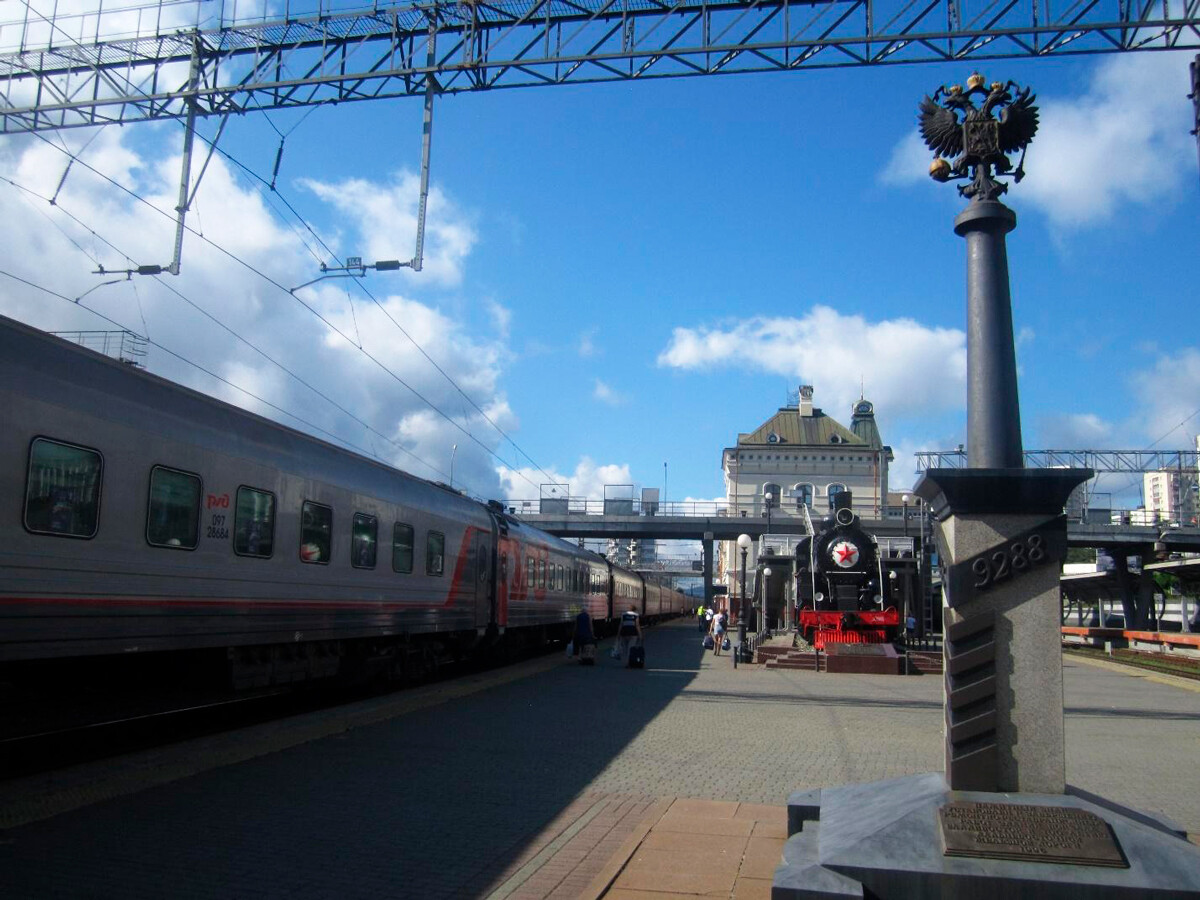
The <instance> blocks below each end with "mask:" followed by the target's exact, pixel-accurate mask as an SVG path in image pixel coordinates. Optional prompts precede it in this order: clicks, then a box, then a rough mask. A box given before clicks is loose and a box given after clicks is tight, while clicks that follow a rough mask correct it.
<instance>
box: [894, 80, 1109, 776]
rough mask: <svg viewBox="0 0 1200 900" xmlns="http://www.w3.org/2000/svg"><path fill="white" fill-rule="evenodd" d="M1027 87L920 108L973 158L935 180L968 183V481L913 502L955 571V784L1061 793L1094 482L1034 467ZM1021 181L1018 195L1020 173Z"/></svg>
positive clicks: (933, 144)
mask: <svg viewBox="0 0 1200 900" xmlns="http://www.w3.org/2000/svg"><path fill="white" fill-rule="evenodd" d="M1013 87H1015V85H1014V84H1013V83H1012V82H1009V83H1008V84H1002V83H1000V82H994V83H993V84H992V85H991V86H990V87H985V86H984V79H983V76H981V75H978V74H975V75H972V76H971V78H970V79H968V81H967V87H966V90H964V89H963V88H962V87H961V86H959V85H954V86H952V87H950V88H948V89H942V88H939V89H938V91H937V92H936V93H935V94H934V96H933V97H932V98H930V97H926V98H925V101H924V102H923V103H922V104H921V133H922V136H923V137H924V138H925V141H926V143H927V144H928V145H929V147H930V148H931V149H932V150H933V151H934V152H935V153H941V152H954V153H958V154H960V155H959V157H958V159H957V160H956V161H955V162H954V164H953V165H951V163H949V162H948V161H947V160H945V159H941V158H938V159H936V160H934V163H933V165H932V166H931V167H930V175H932V176H933V178H934V179H936V180H938V181H947V180H949V179H950V178H952V177H957V178H964V179H969V180H970V184H968V185H966V186H965V187H962V188H959V192H960V193H961V194H962V195H963V196H964V197H966V198H967V199H968V201H969V202H968V204H967V208H966V209H964V210H963V211H962V212H961V213H959V215H958V216H957V217H956V218H955V220H954V230H955V232H956V233H957V234H958V235H960V236H961V237H963V238H964V239H965V240H966V242H967V466H968V467H967V468H966V469H961V470H954V469H931V470H930V471H929V472H928V473H926V475H925V476H924V477H923V478H922V479H921V480H920V481H919V482H918V483H917V485H916V488H915V490H916V493H917V495H918V496H920V497H922V498H923V499H924V500H926V501H927V502H928V503H929V504H930V507H931V512H932V514H933V516H934V519H935V523H936V524H935V533H936V537H937V541H938V546H939V549H940V552H941V557H942V570H943V578H942V585H943V593H944V610H943V636H944V642H943V647H944V651H943V652H944V665H945V691H946V726H945V727H946V781H947V784H948V786H949V787H950V789H951V790H977V791H1003V792H1011V791H1022V792H1033V793H1062V792H1063V790H1064V789H1065V787H1066V770H1065V762H1064V758H1065V757H1064V753H1065V749H1064V743H1063V706H1062V651H1061V646H1060V641H1061V638H1060V632H1059V625H1060V621H1059V596H1058V579H1059V572H1060V568H1061V563H1062V561H1063V558H1064V557H1065V556H1066V543H1067V525H1066V519H1065V518H1064V517H1063V515H1062V510H1063V507H1064V506H1065V504H1066V501H1067V497H1068V495H1069V494H1070V493H1071V491H1072V489H1074V488H1075V486H1076V485H1078V484H1080V483H1082V482H1083V481H1086V480H1087V479H1088V478H1090V477H1091V474H1092V473H1091V471H1090V470H1061V469H1060V470H1040V471H1032V470H1030V471H1027V470H1025V469H1024V468H1023V464H1024V454H1023V452H1022V445H1021V412H1020V403H1019V400H1018V396H1017V361H1016V350H1015V344H1014V341H1013V324H1012V301H1011V297H1010V294H1009V279H1008V251H1007V247H1006V245H1005V236H1006V235H1007V234H1008V233H1009V232H1011V231H1012V230H1013V229H1014V228H1016V226H1017V217H1016V214H1015V213H1013V211H1012V210H1011V209H1009V208H1008V207H1007V206H1005V205H1004V204H1003V203H1001V202H1000V200H999V198H1000V196H1001V195H1003V194H1004V193H1005V191H1007V190H1008V186H1007V185H1006V184H1004V183H1002V182H999V181H997V180H996V179H995V177H994V176H995V175H997V174H1002V173H1008V172H1009V171H1011V169H1012V166H1011V164H1010V163H1009V161H1008V157H1007V156H1006V154H1007V153H1011V152H1015V151H1016V150H1024V147H1025V146H1026V145H1027V144H1028V143H1029V142H1030V141H1031V140H1032V139H1033V135H1034V133H1035V132H1036V131H1037V107H1035V106H1034V105H1033V100H1034V98H1033V96H1032V95H1031V94H1030V92H1029V90H1028V89H1026V90H1024V91H1017V92H1016V93H1015V95H1014V93H1013V92H1012V91H1010V88H1013ZM939 99H940V100H941V103H940V104H939V102H938V100H939ZM976 100H978V101H980V103H979V105H978V106H977V105H976ZM998 108H1002V109H1003V113H1002V115H1001V117H1000V118H999V119H996V118H994V117H993V111H994V110H996V109H998ZM1014 174H1015V177H1016V180H1018V181H1019V180H1020V179H1021V177H1022V174H1023V172H1022V169H1021V167H1020V166H1018V167H1017V171H1016V172H1015V173H1014Z"/></svg>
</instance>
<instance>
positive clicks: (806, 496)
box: [792, 483, 813, 509]
mask: <svg viewBox="0 0 1200 900" xmlns="http://www.w3.org/2000/svg"><path fill="white" fill-rule="evenodd" d="M792 491H793V493H795V495H796V509H799V508H800V507H802V506H807V507H808V508H809V509H811V508H812V502H813V486H812V485H811V484H807V483H801V484H797V485H796V486H795V487H793V488H792Z"/></svg>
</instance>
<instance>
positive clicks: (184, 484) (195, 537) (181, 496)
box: [146, 466, 229, 550]
mask: <svg viewBox="0 0 1200 900" xmlns="http://www.w3.org/2000/svg"><path fill="white" fill-rule="evenodd" d="M201 493H202V489H201V485H200V477H199V476H198V475H191V474H189V473H187V472H179V471H176V470H175V469H167V468H164V467H163V466H155V467H154V468H153V469H151V470H150V505H149V508H148V509H147V510H146V542H147V543H149V544H150V545H151V546H154V547H170V548H172V549H176V550H195V549H196V544H197V543H199V540H200V495H201ZM218 515H220V514H218ZM213 518H214V519H215V518H216V516H214V517H213ZM222 518H223V516H222ZM210 524H212V525H215V524H216V523H215V522H213V523H210ZM221 527H222V528H224V529H227V528H228V527H229V526H228V522H226V523H224V524H223V525H222V526H221ZM225 536H226V537H228V531H226V535H225Z"/></svg>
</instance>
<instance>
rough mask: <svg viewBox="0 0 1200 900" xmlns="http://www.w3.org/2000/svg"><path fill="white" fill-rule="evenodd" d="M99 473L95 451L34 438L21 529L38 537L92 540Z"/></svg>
mask: <svg viewBox="0 0 1200 900" xmlns="http://www.w3.org/2000/svg"><path fill="white" fill-rule="evenodd" d="M103 470H104V463H103V460H102V459H101V457H100V454H99V453H98V452H96V451H95V450H88V449H87V448H85V447H75V446H72V445H70V444H61V443H59V442H58V441H51V440H47V439H46V438H36V439H35V440H34V441H33V444H32V445H30V448H29V474H28V477H27V478H26V481H25V527H26V528H28V529H29V530H30V531H35V532H38V533H40V534H54V535H59V536H61V537H78V538H93V537H95V536H96V529H97V527H98V525H99V519H100V481H101V476H102V474H103Z"/></svg>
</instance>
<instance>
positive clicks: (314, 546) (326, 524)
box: [300, 500, 333, 566]
mask: <svg viewBox="0 0 1200 900" xmlns="http://www.w3.org/2000/svg"><path fill="white" fill-rule="evenodd" d="M332 543H333V510H332V509H331V508H330V507H328V506H322V505H321V504H320V503H313V502H312V501H311V500H305V501H304V504H303V505H302V506H301V507H300V561H301V562H306V563H320V564H321V565H323V566H327V565H329V557H330V556H331V555H332V554H331V552H330V549H331V545H332Z"/></svg>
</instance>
